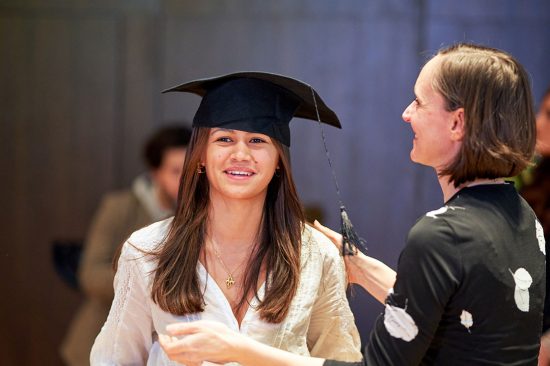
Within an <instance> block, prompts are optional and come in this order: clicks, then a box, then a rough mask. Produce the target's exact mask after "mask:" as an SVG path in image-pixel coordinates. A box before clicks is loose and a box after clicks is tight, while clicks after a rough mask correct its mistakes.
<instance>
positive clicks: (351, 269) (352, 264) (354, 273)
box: [313, 220, 366, 284]
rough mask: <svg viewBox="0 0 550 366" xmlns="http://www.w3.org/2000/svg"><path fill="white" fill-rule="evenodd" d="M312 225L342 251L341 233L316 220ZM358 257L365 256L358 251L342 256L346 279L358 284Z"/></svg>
mask: <svg viewBox="0 0 550 366" xmlns="http://www.w3.org/2000/svg"><path fill="white" fill-rule="evenodd" d="M313 226H314V227H315V228H316V229H317V230H319V231H320V232H321V233H323V234H324V235H325V236H326V237H327V238H329V239H330V241H332V243H333V244H334V245H335V246H336V248H338V251H339V252H340V253H342V246H343V239H342V234H340V233H337V232H336V231H334V230H331V229H329V228H328V227H326V226H323V225H321V224H320V223H319V221H317V220H315V222H314V223H313ZM359 257H366V256H365V255H364V254H363V253H362V252H360V251H357V253H356V254H355V255H345V256H344V262H345V263H346V272H347V273H348V280H349V282H351V283H357V284H360V281H359V278H360V273H361V270H360V267H359V265H358V263H360V262H361V260H357V259H358V258H359ZM362 259H363V258H362Z"/></svg>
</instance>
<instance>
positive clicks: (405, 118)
mask: <svg viewBox="0 0 550 366" xmlns="http://www.w3.org/2000/svg"><path fill="white" fill-rule="evenodd" d="M413 103H414V100H413V101H412V102H411V104H409V105H408V106H407V108H405V110H404V111H403V114H401V118H403V121H405V122H407V123H411V110H412V105H413Z"/></svg>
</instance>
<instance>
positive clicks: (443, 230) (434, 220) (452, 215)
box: [407, 206, 464, 246]
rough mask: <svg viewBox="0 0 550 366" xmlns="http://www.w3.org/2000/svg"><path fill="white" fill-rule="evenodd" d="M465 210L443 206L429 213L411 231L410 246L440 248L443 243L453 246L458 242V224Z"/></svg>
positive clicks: (408, 241)
mask: <svg viewBox="0 0 550 366" xmlns="http://www.w3.org/2000/svg"><path fill="white" fill-rule="evenodd" d="M463 212H464V208H462V207H459V206H443V207H441V208H439V209H437V210H433V211H430V212H427V213H426V214H425V215H424V216H423V217H421V218H420V219H419V220H418V221H417V222H416V224H415V225H414V226H413V227H412V229H411V230H410V231H409V235H408V238H407V244H408V245H425V246H432V245H433V246H440V244H441V243H448V244H452V243H454V242H455V240H456V222H460V221H461V218H460V216H461V215H462V213H463Z"/></svg>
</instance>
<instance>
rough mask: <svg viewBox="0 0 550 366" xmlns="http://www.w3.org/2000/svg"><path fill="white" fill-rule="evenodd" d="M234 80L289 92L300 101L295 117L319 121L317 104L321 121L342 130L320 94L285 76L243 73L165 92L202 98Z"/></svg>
mask: <svg viewBox="0 0 550 366" xmlns="http://www.w3.org/2000/svg"><path fill="white" fill-rule="evenodd" d="M232 79H258V80H264V81H268V82H271V83H273V84H275V85H277V86H279V87H282V88H283V89H286V90H287V91H289V92H291V93H293V94H294V95H295V96H296V97H298V99H299V100H300V105H299V106H298V108H297V109H296V111H295V112H294V117H299V118H306V119H311V120H314V121H317V120H318V118H317V112H316V110H315V109H316V108H315V103H317V110H318V112H319V119H320V120H321V122H324V123H326V124H328V125H331V126H334V127H337V128H342V126H341V125H340V121H339V119H338V116H336V113H334V112H333V111H332V110H331V109H330V108H329V107H328V106H327V105H326V104H325V102H324V101H323V100H322V99H321V97H320V96H319V94H318V93H317V92H316V91H315V89H313V88H312V87H311V86H310V85H308V84H306V83H304V82H303V81H300V80H297V79H294V78H291V77H288V76H284V75H279V74H273V73H268V72H261V71H242V72H235V73H231V74H227V75H221V76H216V77H212V78H206V79H197V80H193V81H190V82H187V83H184V84H181V85H178V86H175V87H172V88H169V89H166V90H164V91H163V93H167V92H174V91H179V92H189V93H194V94H197V95H199V96H201V97H203V96H204V95H206V94H207V93H208V91H210V90H211V89H213V88H215V87H217V86H218V85H221V84H223V83H225V82H227V81H230V80H232ZM312 91H313V93H314V94H315V100H314V99H313V94H312Z"/></svg>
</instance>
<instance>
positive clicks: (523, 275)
mask: <svg viewBox="0 0 550 366" xmlns="http://www.w3.org/2000/svg"><path fill="white" fill-rule="evenodd" d="M510 273H512V276H514V282H515V283H516V287H515V289H514V300H515V301H516V305H517V307H518V309H519V310H521V311H524V312H527V311H529V287H531V284H532V283H533V279H532V278H531V275H530V274H529V272H527V270H525V268H518V269H517V270H516V272H512V270H510Z"/></svg>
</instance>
